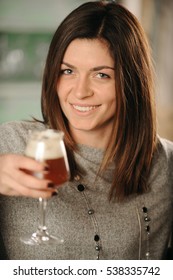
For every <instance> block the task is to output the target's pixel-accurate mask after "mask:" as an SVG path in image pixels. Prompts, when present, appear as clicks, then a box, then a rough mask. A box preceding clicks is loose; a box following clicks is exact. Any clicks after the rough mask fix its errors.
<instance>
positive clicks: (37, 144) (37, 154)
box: [25, 129, 65, 161]
mask: <svg viewBox="0 0 173 280" xmlns="http://www.w3.org/2000/svg"><path fill="white" fill-rule="evenodd" d="M63 135H64V134H63V132H57V131H54V130H51V129H47V130H43V131H34V132H31V135H30V139H29V141H28V144H27V147H26V150H25V155H26V156H28V157H32V158H35V159H36V160H39V161H44V160H49V159H56V158H60V157H63V156H64V153H65V146H64V143H63Z"/></svg>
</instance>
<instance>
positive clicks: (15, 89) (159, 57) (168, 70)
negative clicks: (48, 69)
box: [0, 0, 173, 140]
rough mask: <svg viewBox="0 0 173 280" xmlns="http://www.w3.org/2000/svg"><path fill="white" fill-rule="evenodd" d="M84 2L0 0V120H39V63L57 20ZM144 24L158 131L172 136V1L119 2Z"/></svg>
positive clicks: (138, 0)
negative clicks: (152, 65) (153, 73)
mask: <svg viewBox="0 0 173 280" xmlns="http://www.w3.org/2000/svg"><path fill="white" fill-rule="evenodd" d="M85 2H87V1H84V0H63V1H62V0H30V1H28V0H0V123H2V122H7V121H11V120H25V119H31V117H32V116H34V117H37V118H40V119H41V111H40V94H41V79H42V73H43V67H44V63H45V59H46V55H47V51H48V46H49V44H50V40H51V37H52V35H53V33H54V32H55V30H56V28H57V26H58V24H59V23H60V22H61V21H62V19H63V18H64V17H65V16H66V15H67V14H68V13H69V12H70V11H72V10H73V9H74V8H76V7H77V6H79V5H80V4H82V3H85ZM116 2H117V3H120V4H123V5H124V6H126V7H127V8H128V9H129V10H130V11H131V12H133V13H134V14H135V15H136V16H137V18H138V19H139V21H140V22H141V23H142V25H143V27H144V29H145V31H146V33H147V35H148V38H149V41H150V44H151V47H152V51H153V58H154V61H155V69H156V74H157V78H156V85H157V87H156V101H157V118H158V132H159V134H160V135H161V136H162V137H166V138H168V139H170V140H173V56H172V46H173V1H172V0H164V1H163V0H117V1H116Z"/></svg>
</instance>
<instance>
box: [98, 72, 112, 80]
mask: <svg viewBox="0 0 173 280" xmlns="http://www.w3.org/2000/svg"><path fill="white" fill-rule="evenodd" d="M97 77H98V78H100V79H106V78H110V76H109V75H107V74H105V73H98V74H97Z"/></svg>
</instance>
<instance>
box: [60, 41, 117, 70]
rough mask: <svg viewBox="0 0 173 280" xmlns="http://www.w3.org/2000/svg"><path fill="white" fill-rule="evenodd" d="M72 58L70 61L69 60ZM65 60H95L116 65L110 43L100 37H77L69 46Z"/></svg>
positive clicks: (74, 61)
mask: <svg viewBox="0 0 173 280" xmlns="http://www.w3.org/2000/svg"><path fill="white" fill-rule="evenodd" d="M69 60H70V61H69ZM63 61H65V62H69V63H70V62H71V63H77V62H81V63H82V62H83V63H86V64H87V62H89V63H91V62H93V64H94V63H96V64H100V63H101V64H105V62H107V63H108V64H110V65H111V66H113V65H114V61H113V58H112V55H111V53H110V50H109V47H108V43H107V42H106V41H103V40H99V39H75V40H73V41H72V42H71V43H70V44H69V45H68V47H67V49H66V52H65V54H64V57H63Z"/></svg>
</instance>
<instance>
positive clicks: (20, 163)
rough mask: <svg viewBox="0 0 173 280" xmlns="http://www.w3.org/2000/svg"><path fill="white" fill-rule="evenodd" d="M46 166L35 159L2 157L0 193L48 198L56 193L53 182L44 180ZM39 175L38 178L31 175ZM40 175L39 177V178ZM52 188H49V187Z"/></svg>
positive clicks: (11, 156)
mask: <svg viewBox="0 0 173 280" xmlns="http://www.w3.org/2000/svg"><path fill="white" fill-rule="evenodd" d="M45 167H46V166H45V164H44V163H39V162H37V161H35V160H33V159H30V158H27V157H24V156H19V155H6V156H1V157H0V193H2V194H5V195H20V196H21V195H22V196H29V197H34V198H38V197H40V196H41V197H43V198H48V197H50V196H52V194H53V193H54V192H55V189H54V188H53V185H52V182H50V181H49V180H45V179H43V175H44V173H45V172H48V171H44V170H45ZM31 173H35V174H37V177H35V176H33V175H31ZM38 175H39V176H38ZM50 184H51V187H48V185H49V186H50Z"/></svg>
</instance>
